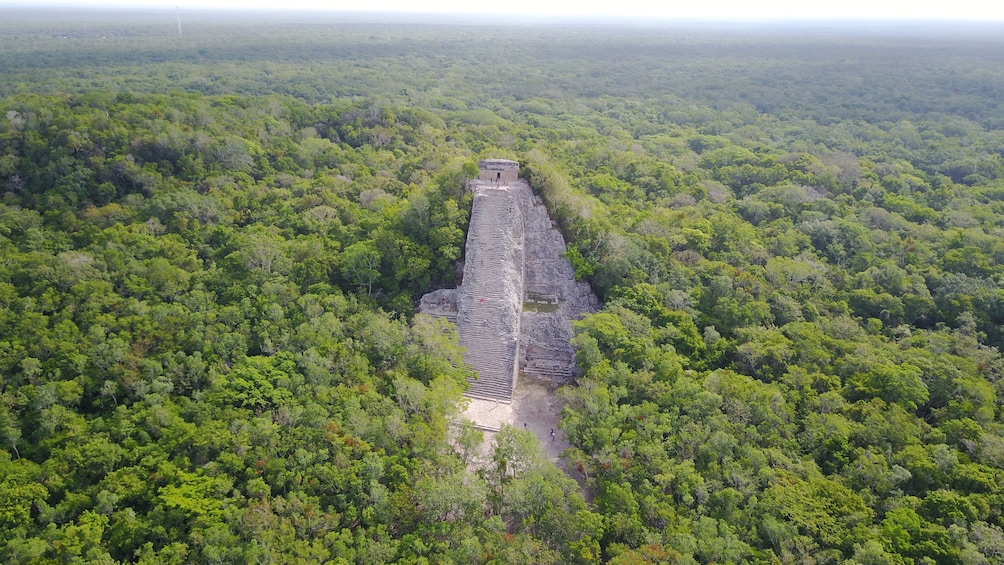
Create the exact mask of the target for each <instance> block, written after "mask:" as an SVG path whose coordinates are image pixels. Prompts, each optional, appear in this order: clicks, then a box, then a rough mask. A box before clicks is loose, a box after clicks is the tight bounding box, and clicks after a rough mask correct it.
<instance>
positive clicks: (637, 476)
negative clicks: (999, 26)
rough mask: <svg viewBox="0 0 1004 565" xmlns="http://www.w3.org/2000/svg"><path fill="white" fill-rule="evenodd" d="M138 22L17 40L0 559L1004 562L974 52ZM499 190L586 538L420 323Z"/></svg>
mask: <svg viewBox="0 0 1004 565" xmlns="http://www.w3.org/2000/svg"><path fill="white" fill-rule="evenodd" d="M131 17H132V18H133V19H129V18H125V19H118V20H115V21H113V22H111V23H108V22H104V21H95V20H84V23H70V22H71V20H72V18H69V19H66V20H63V19H60V18H51V17H33V16H31V14H28V13H16V14H11V17H4V18H2V19H0V22H2V23H0V68H2V69H4V72H3V77H2V79H0V97H2V98H0V189H2V191H3V195H2V200H0V375H2V379H3V380H2V382H0V441H2V449H3V450H2V451H0V561H3V562H5V563H39V562H41V563H57V562H95V563H117V562H144V563H189V562H192V563H203V562H204V563H221V562H229V563H244V562H253V561H258V562H291V563H292V562H303V563H313V562H322V561H333V562H347V563H356V562H359V563H378V562H390V561H403V562H430V563H446V562H454V563H479V562H480V563H508V562H522V563H547V562H552V563H558V562H562V563H565V562H587V563H592V562H600V561H610V562H615V563H657V562H668V563H693V562H700V563H710V562H716V563H741V562H748V563H773V562H778V561H780V562H800V563H819V564H823V563H834V564H836V563H860V564H869V563H960V564H961V563H966V564H971V563H995V562H998V561H999V560H1000V558H1001V555H1004V529H1002V526H1004V517H1002V515H1001V509H1002V508H1004V410H1002V405H1001V398H1002V394H1004V380H1002V376H1004V362H1002V358H1001V355H1000V352H999V348H1000V347H1001V345H1002V342H1004V334H1002V330H1001V328H1002V324H1004V239H1002V235H1004V153H1002V148H1004V106H1002V101H1001V100H1000V97H999V93H1000V92H1001V91H1002V90H1004V70H1002V69H1004V65H1002V64H1001V62H1002V61H1001V53H1004V51H1002V50H1001V44H1000V40H999V39H998V38H999V37H1001V35H1000V34H999V33H991V32H988V30H985V29H981V28H978V27H973V28H968V29H967V30H965V36H964V37H957V36H956V35H953V33H950V31H951V30H949V31H944V30H941V31H939V30H937V29H935V30H931V29H914V28H902V29H895V30H885V32H883V33H878V32H877V33H859V34H856V35H854V36H851V35H847V34H844V33H843V30H840V29H837V30H833V29H829V30H824V29H819V30H813V32H812V33H802V32H799V31H798V30H780V31H778V30H766V31H765V30H761V29H748V30H741V29H740V30H729V31H722V30H713V29H698V30H694V29H672V28H671V29H644V28H640V29H639V28H636V29H613V28H611V29H604V28H591V29H589V30H588V33H586V32H584V31H583V30H581V29H574V28H557V29H552V28H545V27H516V26H511V27H510V26H503V27H490V26H481V25H474V24H456V25H453V26H436V25H419V24H394V25H390V24H381V25H377V24H362V23H339V22H338V21H337V20H335V19H332V20H330V21H324V20H315V21H314V23H313V25H305V24H296V25H294V24H293V23H289V24H285V23H282V22H284V21H286V20H284V19H283V18H272V20H271V21H265V20H262V19H254V18H250V17H249V19H237V20H233V19H231V20H229V21H227V20H219V21H213V20H208V19H207V20H205V21H201V20H198V19H196V20H195V21H186V26H185V35H182V36H181V37H178V36H177V35H176V29H175V27H174V23H175V22H174V19H173V14H172V15H171V16H165V17H164V18H159V16H158V15H157V14H156V13H153V14H146V15H143V16H142V17H140V16H131ZM77 19H78V22H79V18H77ZM768 31H769V33H768ZM990 31H993V30H990ZM484 156H492V157H507V158H514V159H518V160H520V161H521V162H522V163H524V169H523V174H524V176H526V177H528V178H529V179H530V180H531V182H532V184H533V186H534V188H535V189H536V190H539V191H540V193H541V195H542V196H543V198H544V200H545V201H546V203H547V205H548V206H549V209H550V210H551V212H552V216H553V217H554V219H555V220H556V221H557V222H558V224H559V226H560V227H561V229H562V231H563V232H564V234H565V237H566V240H567V241H568V242H569V250H568V257H569V259H570V260H571V261H572V262H573V264H574V265H575V267H576V271H577V273H578V274H579V276H580V277H582V278H583V279H585V280H588V281H590V282H591V283H592V285H593V287H594V289H595V290H596V292H597V293H598V294H599V295H600V296H601V298H602V299H603V302H604V307H603V309H602V310H601V311H600V312H598V313H596V314H595V315H592V316H590V317H589V318H587V319H585V320H583V321H581V322H580V323H579V324H578V328H577V331H578V335H577V337H576V338H575V345H576V347H577V351H578V359H579V364H580V368H581V371H582V377H581V378H580V379H579V382H578V385H577V386H575V387H568V388H566V389H564V390H563V391H562V394H564V396H565V397H566V398H567V401H568V406H567V408H566V411H565V416H564V420H563V424H562V426H563V429H564V431H565V433H566V434H567V436H568V437H569V439H570V441H571V442H572V444H573V448H572V449H571V450H570V453H569V460H570V462H571V468H572V469H573V470H574V471H573V473H575V474H576V475H577V477H576V478H580V479H582V481H583V483H584V484H585V485H586V489H587V491H588V492H589V493H590V494H591V498H590V502H589V503H588V504H587V502H586V500H585V499H584V498H583V496H582V494H581V493H580V491H579V488H578V486H577V485H576V484H575V482H574V481H572V480H571V479H570V478H568V477H565V476H564V475H562V474H560V473H559V472H558V471H557V470H556V469H554V468H553V467H552V466H551V465H550V464H549V463H547V462H545V461H542V460H541V457H540V454H539V453H538V452H537V450H535V448H534V446H533V441H532V438H530V437H529V436H528V435H527V434H524V433H523V432H521V431H517V430H507V431H506V432H504V433H503V434H501V435H500V436H499V439H498V440H497V442H496V446H495V448H494V450H493V452H492V454H491V462H490V464H489V465H488V466H487V467H486V468H484V469H483V470H482V471H480V472H479V473H476V474H472V473H469V472H468V471H467V463H468V462H469V460H470V458H472V457H474V456H475V452H474V447H473V446H474V445H475V442H476V439H477V435H478V434H477V433H476V432H474V431H473V430H459V431H455V432H454V433H450V432H449V428H448V421H449V418H450V417H451V416H453V415H454V414H455V413H456V410H457V403H458V402H459V401H460V398H461V396H460V395H461V393H462V391H463V389H464V387H465V377H466V376H467V373H468V370H467V368H466V367H464V365H463V362H462V360H461V359H460V352H459V350H458V348H457V346H456V337H455V334H454V333H452V332H451V330H450V328H449V326H448V325H445V324H444V323H443V322H441V321H435V320H431V319H429V318H426V317H424V316H414V315H413V314H412V311H413V310H412V307H413V304H414V301H415V300H416V299H417V297H419V296H420V295H421V294H422V293H423V292H425V291H427V290H429V289H432V288H436V287H445V286H452V285H453V284H454V283H455V281H454V277H455V273H456V261H457V260H458V259H460V258H461V254H462V249H463V238H464V235H463V234H464V230H465V228H466V219H467V215H468V213H469V207H470V202H469V198H467V197H466V196H465V195H464V193H463V180H464V179H465V178H467V177H469V176H472V175H473V173H474V171H473V167H474V165H475V163H476V161H477V159H478V158H479V157H484Z"/></svg>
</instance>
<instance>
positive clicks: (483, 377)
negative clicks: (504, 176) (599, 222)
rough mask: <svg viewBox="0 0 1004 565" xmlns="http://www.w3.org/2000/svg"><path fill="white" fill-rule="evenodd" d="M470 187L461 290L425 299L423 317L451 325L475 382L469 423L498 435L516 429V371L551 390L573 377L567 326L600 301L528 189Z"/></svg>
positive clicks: (516, 185) (523, 185) (521, 183)
mask: <svg viewBox="0 0 1004 565" xmlns="http://www.w3.org/2000/svg"><path fill="white" fill-rule="evenodd" d="M469 187H470V189H471V190H472V191H473V192H474V205H473V208H472V211H471V221H470V228H469V230H468V234H467V247H466V256H465V263H464V272H463V283H462V284H461V286H460V288H458V289H444V290H438V291H435V292H432V293H429V294H427V295H426V296H424V297H423V298H422V301H421V303H420V311H422V312H424V313H427V314H430V315H434V316H443V317H446V318H447V319H450V320H451V321H453V322H454V323H456V324H457V329H458V333H459V335H460V344H461V345H462V346H464V348H465V353H464V359H465V360H466V361H467V362H468V363H469V364H470V365H471V367H472V368H473V369H474V370H475V372H476V373H477V374H478V378H477V379H475V380H473V381H471V387H470V389H469V390H468V392H467V396H469V397H471V398H472V399H473V400H472V402H471V403H470V405H469V408H468V410H467V413H466V416H467V417H468V418H469V419H471V420H472V421H473V422H474V423H475V424H476V425H478V426H479V427H481V428H483V429H486V430H489V431H495V430H498V429H499V427H500V426H502V425H504V424H506V423H512V414H513V407H512V405H511V402H512V400H513V391H514V388H515V386H516V377H517V375H518V374H520V372H523V373H525V374H526V375H528V376H532V377H534V378H535V379H538V380H539V379H543V380H545V381H547V382H551V383H553V385H554V386H557V385H560V384H564V383H565V382H566V381H567V380H568V379H570V378H571V377H572V376H573V375H574V369H575V353H574V350H573V349H572V346H571V344H570V343H569V340H570V339H571V337H572V326H571V320H573V319H575V318H577V317H579V316H581V315H582V314H584V313H586V312H591V311H594V310H595V309H596V306H597V302H598V301H597V299H596V296H595V295H594V294H593V293H592V291H591V290H590V289H589V285H587V284H585V283H578V282H576V281H575V273H574V270H573V268H572V265H571V263H570V262H569V261H568V259H566V258H565V257H564V256H563V254H564V252H565V242H564V239H563V238H562V237H561V234H560V233H558V231H557V230H555V229H554V228H553V226H552V223H551V219H550V217H549V216H548V214H547V210H546V208H545V207H544V206H543V204H542V203H541V201H540V199H539V198H537V197H535V196H534V195H533V193H532V191H531V190H530V185H529V184H528V183H527V182H526V181H525V180H523V179H517V180H515V181H511V182H485V181H482V180H476V181H471V182H470V184H469ZM552 416H553V415H552Z"/></svg>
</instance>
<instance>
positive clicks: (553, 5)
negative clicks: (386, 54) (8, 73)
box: [0, 0, 1004, 24]
mask: <svg viewBox="0 0 1004 565" xmlns="http://www.w3.org/2000/svg"><path fill="white" fill-rule="evenodd" d="M2 8H17V9H39V10H44V9H61V10H65V9H78V10H79V9H83V10H91V9H97V10H108V9H115V10H141V11H145V10H172V11H173V10H176V9H178V10H181V11H188V12H195V11H221V10H223V11H240V12H245V13H251V12H259V13H260V12H279V13H297V12H299V13H318V12H323V13H330V14H337V13H354V14H362V15H371V16H376V15H392V16H393V15H396V16H407V15H412V16H418V15H421V16H426V17H447V18H467V17H475V18H480V17H499V16H502V17H504V18H506V19H511V20H548V21H551V20H571V21H603V20H610V19H613V20H617V21H636V22H643V23H644V22H648V23H659V22H670V23H671V22H708V23H716V22H720V23H746V22H749V23H761V22H763V23H774V22H779V23H796V24H797V23H803V22H804V23H833V24H840V23H870V22H876V23H897V22H903V23H925V24H938V23H963V22H971V23H992V22H1004V5H994V6H989V7H988V6H987V5H985V4H981V3H978V2H975V1H973V0H961V1H960V2H955V3H951V4H947V3H941V2H937V3H936V2H901V1H896V2H868V1H865V0H849V1H848V2H843V3H839V4H837V3H830V4H825V5H820V4H812V3H805V2H796V1H790V0H765V1H763V2H760V3H748V2H742V1H740V0H712V1H710V2H703V3H688V4H685V5H673V4H659V5H655V4H652V3H650V2H647V1H644V0H622V1H620V2H616V3H614V2H605V1H604V2H601V1H598V0H585V1H581V2H574V3H572V2H565V1H561V2H539V1H533V0H510V1H509V2H506V3H505V4H504V5H500V4H491V3H486V4H472V3H469V2H463V1H460V0H428V1H427V2H423V3H421V4H420V5H416V4H415V3H411V2H406V1H404V0H373V1H370V2H366V3H365V4H363V5H362V6H360V4H359V3H355V2H349V1H346V0H335V1H333V2H322V1H318V0H289V1H285V2H282V3H278V4H277V3H275V2H272V1H269V0H209V1H208V2H200V3H199V4H197V5H196V4H192V3H191V2H164V1H161V0H94V1H89V0H87V1H77V2H73V1H66V0H35V1H33V2H31V3H28V2H25V1H23V0H0V9H2Z"/></svg>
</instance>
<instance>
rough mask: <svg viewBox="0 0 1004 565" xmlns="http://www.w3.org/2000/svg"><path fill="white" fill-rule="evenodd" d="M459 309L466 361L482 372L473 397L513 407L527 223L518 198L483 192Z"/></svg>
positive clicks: (493, 190)
mask: <svg viewBox="0 0 1004 565" xmlns="http://www.w3.org/2000/svg"><path fill="white" fill-rule="evenodd" d="M475 198H476V201H475V204H474V206H473V213H472V216H471V222H470V228H469V231H468V235H467V254H466V263H465V267H464V283H463V285H462V286H461V287H460V296H459V299H458V305H457V319H456V323H457V327H458V329H459V334H460V345H462V346H464V347H465V348H466V353H465V355H464V359H465V360H466V361H467V362H468V363H469V364H470V365H471V367H472V368H474V370H475V371H476V372H477V374H478V378H477V379H475V380H472V381H471V387H470V388H469V389H468V391H467V396H470V397H473V398H482V399H489V400H497V401H504V402H510V401H511V400H512V393H513V388H514V386H515V376H516V371H515V368H516V362H517V355H518V345H519V337H518V336H519V313H520V307H521V306H522V300H523V224H522V213H521V211H520V206H519V202H518V199H517V197H516V193H515V192H513V191H510V190H508V189H502V188H490V187H483V186H482V187H478V189H477V190H476V193H475Z"/></svg>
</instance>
